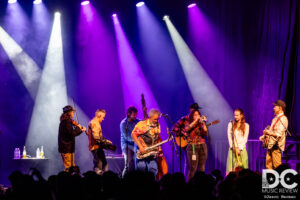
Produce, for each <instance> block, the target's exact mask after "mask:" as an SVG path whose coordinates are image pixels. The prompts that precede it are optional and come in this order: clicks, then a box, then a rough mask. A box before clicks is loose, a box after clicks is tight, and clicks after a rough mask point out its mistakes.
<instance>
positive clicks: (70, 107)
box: [63, 105, 75, 113]
mask: <svg viewBox="0 0 300 200" xmlns="http://www.w3.org/2000/svg"><path fill="white" fill-rule="evenodd" d="M70 111H75V109H74V108H73V107H72V106H70V105H67V106H65V107H63V112H64V113H67V112H70Z"/></svg>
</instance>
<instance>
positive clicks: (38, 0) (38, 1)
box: [33, 0, 42, 4]
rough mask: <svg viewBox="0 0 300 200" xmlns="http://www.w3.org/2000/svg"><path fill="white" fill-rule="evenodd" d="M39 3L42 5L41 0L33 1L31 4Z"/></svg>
mask: <svg viewBox="0 0 300 200" xmlns="http://www.w3.org/2000/svg"><path fill="white" fill-rule="evenodd" d="M40 3H42V0H34V1H33V4H40Z"/></svg>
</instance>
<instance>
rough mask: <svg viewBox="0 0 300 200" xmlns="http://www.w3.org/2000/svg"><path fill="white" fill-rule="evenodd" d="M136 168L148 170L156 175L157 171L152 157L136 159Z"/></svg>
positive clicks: (155, 162)
mask: <svg viewBox="0 0 300 200" xmlns="http://www.w3.org/2000/svg"><path fill="white" fill-rule="evenodd" d="M136 169H137V170H139V171H148V172H151V173H153V174H154V176H155V177H156V175H157V172H158V167H157V161H156V159H154V158H145V159H141V160H138V159H137V161H136Z"/></svg>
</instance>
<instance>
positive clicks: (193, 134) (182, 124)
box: [173, 115, 208, 144]
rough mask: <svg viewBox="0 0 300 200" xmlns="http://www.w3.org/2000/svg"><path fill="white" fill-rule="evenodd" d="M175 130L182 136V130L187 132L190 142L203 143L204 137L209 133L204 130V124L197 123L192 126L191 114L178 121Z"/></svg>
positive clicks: (177, 134) (176, 133)
mask: <svg viewBox="0 0 300 200" xmlns="http://www.w3.org/2000/svg"><path fill="white" fill-rule="evenodd" d="M173 132H174V133H175V135H176V136H180V135H181V136H182V135H183V134H182V132H185V133H186V134H187V140H188V143H189V144H203V143H205V138H204V137H205V136H207V135H208V132H207V131H206V132H205V131H204V130H203V124H200V123H196V124H195V125H194V126H192V127H191V126H190V122H189V115H187V116H184V117H182V118H181V119H180V120H178V121H177V123H176V124H175V126H174V127H173Z"/></svg>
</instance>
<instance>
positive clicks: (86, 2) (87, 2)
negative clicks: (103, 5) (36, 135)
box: [81, 1, 90, 6]
mask: <svg viewBox="0 0 300 200" xmlns="http://www.w3.org/2000/svg"><path fill="white" fill-rule="evenodd" d="M89 3H90V1H82V2H81V5H82V6H85V5H88V4H89Z"/></svg>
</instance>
